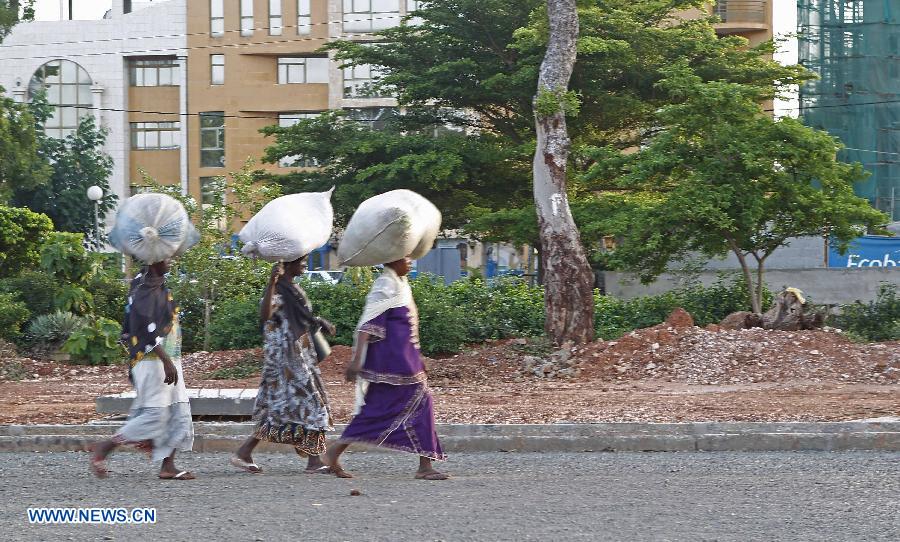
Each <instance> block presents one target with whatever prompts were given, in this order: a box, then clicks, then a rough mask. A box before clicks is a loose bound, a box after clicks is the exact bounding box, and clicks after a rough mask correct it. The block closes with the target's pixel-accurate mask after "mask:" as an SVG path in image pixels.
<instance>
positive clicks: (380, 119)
mask: <svg viewBox="0 0 900 542" xmlns="http://www.w3.org/2000/svg"><path fill="white" fill-rule="evenodd" d="M344 111H346V112H347V118H348V119H350V120H352V121H356V122H358V123H360V125H362V126H364V127H366V128H369V129H370V130H383V129H384V127H385V125H386V124H387V121H389V120H390V119H391V118H393V117H394V116H396V115H397V108H396V107H348V108H346V109H344Z"/></svg>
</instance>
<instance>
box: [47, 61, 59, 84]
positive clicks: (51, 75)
mask: <svg viewBox="0 0 900 542" xmlns="http://www.w3.org/2000/svg"><path fill="white" fill-rule="evenodd" d="M44 82H45V83H47V84H48V85H52V84H54V83H59V62H58V61H53V62H48V63H47V64H46V65H45V66H44Z"/></svg>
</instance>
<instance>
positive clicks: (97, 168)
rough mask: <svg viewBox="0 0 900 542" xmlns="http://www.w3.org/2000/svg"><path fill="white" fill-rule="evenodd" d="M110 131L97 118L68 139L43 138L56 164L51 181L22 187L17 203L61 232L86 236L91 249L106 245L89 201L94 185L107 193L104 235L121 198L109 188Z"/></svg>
mask: <svg viewBox="0 0 900 542" xmlns="http://www.w3.org/2000/svg"><path fill="white" fill-rule="evenodd" d="M106 134H107V130H106V129H105V128H100V127H97V125H96V121H95V120H94V117H92V116H90V115H88V116H86V117H84V118H83V119H82V120H81V122H80V123H79V125H78V129H77V130H76V131H75V132H73V133H72V134H70V135H68V136H67V137H66V138H65V139H55V138H52V137H47V136H44V135H43V134H41V136H40V147H41V153H42V155H43V156H44V157H46V158H47V159H49V161H50V163H51V164H52V169H51V174H50V178H49V179H48V181H47V182H45V183H43V184H40V185H38V186H30V187H29V186H20V187H18V189H17V190H16V191H15V195H14V196H13V202H14V203H15V204H16V205H21V206H26V207H28V208H30V209H32V210H34V211H37V212H40V213H44V214H46V215H47V216H49V217H50V218H51V219H53V224H54V225H55V226H56V229H57V230H59V231H66V232H73V233H83V234H84V239H85V241H86V242H87V243H88V244H89V245H91V246H99V245H102V243H103V235H102V233H101V235H100V237H99V238H98V237H97V235H96V233H97V232H96V231H95V224H94V202H92V201H90V200H89V199H88V198H87V189H88V187H90V186H92V185H96V186H99V187H100V188H101V189H103V198H102V199H101V200H100V201H99V205H98V209H97V211H98V213H99V223H100V224H99V225H100V230H99V231H100V232H103V231H105V216H106V214H107V213H108V212H109V211H111V210H112V209H114V208H115V205H116V201H117V200H118V197H117V196H116V195H115V194H114V193H113V192H112V191H111V190H110V188H109V177H110V175H111V174H112V166H113V162H112V158H110V156H109V155H107V154H106V153H105V152H103V144H104V142H105V141H106Z"/></svg>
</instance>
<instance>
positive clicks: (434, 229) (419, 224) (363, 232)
mask: <svg viewBox="0 0 900 542" xmlns="http://www.w3.org/2000/svg"><path fill="white" fill-rule="evenodd" d="M440 229H441V212H440V211H438V209H437V207H435V206H434V204H433V203H431V202H430V201H428V200H427V199H425V198H424V197H422V196H420V195H419V194H416V193H415V192H413V191H412V190H392V191H390V192H385V193H384V194H379V195H377V196H374V197H371V198H369V199H367V200H366V201H364V202H362V204H361V205H360V206H359V208H358V209H357V210H356V212H355V213H353V217H352V218H351V219H350V223H349V224H347V229H346V231H345V232H344V236H343V238H342V239H341V244H340V246H339V247H338V259H339V260H340V261H341V265H359V266H362V265H378V264H383V263H388V262H393V261H396V260H399V259H402V258H405V257H409V258H412V259H418V258H421V257H422V256H424V255H426V254H428V251H429V250H431V247H432V245H434V240H435V238H436V237H437V234H438V232H439V231H440Z"/></svg>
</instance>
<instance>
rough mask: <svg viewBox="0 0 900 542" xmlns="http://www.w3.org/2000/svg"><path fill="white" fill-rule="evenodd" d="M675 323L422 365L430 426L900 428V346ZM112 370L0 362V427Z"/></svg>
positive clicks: (327, 370)
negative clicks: (431, 408) (862, 422)
mask: <svg viewBox="0 0 900 542" xmlns="http://www.w3.org/2000/svg"><path fill="white" fill-rule="evenodd" d="M689 323H690V322H679V321H677V319H676V320H673V321H670V322H669V323H664V324H660V325H659V326H655V327H653V328H649V329H644V330H638V331H636V332H633V333H631V334H628V335H625V336H624V337H622V338H620V339H618V340H617V341H597V342H595V343H591V344H589V345H585V346H583V347H580V348H574V349H571V348H568V349H563V350H558V351H555V352H553V351H551V350H550V349H548V348H547V347H546V346H545V345H544V344H542V343H541V342H539V341H538V342H529V341H526V340H524V339H512V340H505V341H496V342H491V343H488V344H485V345H480V346H477V347H473V348H470V349H467V350H466V351H464V352H463V353H461V354H458V355H455V356H452V357H446V358H442V359H429V360H428V366H429V385H430V386H431V388H432V390H433V392H434V395H435V400H436V405H435V411H436V416H437V418H438V421H440V422H456V423H559V422H603V421H644V422H646V421H650V422H677V421H702V420H710V421H839V420H855V419H866V418H878V417H885V416H900V343H896V342H895V343H880V344H867V345H863V344H856V343H853V342H851V341H849V340H848V339H847V338H845V337H844V336H843V335H842V334H840V333H838V332H836V331H834V330H832V331H798V332H782V331H764V330H761V329H751V330H740V331H726V330H720V329H717V328H715V327H713V328H710V329H701V328H698V327H693V326H690V325H688V324H689ZM260 355H261V354H260V351H259V350H247V351H230V352H214V353H207V352H198V353H194V354H190V355H187V356H185V357H184V358H183V364H184V370H185V378H186V380H187V384H188V386H189V387H194V388H255V387H256V384H257V379H258V375H251V376H247V377H246V378H240V379H232V380H221V379H220V380H215V379H210V378H209V376H210V373H211V372H212V371H214V370H216V369H222V368H227V367H232V366H235V365H244V366H246V365H248V364H253V363H256V364H258V363H259V359H260ZM349 355H350V351H349V349H348V348H346V347H335V349H334V354H333V355H332V356H331V357H330V358H329V359H328V360H326V361H325V362H324V363H323V365H322V372H323V377H324V380H325V382H326V385H327V388H328V392H329V394H330V398H331V403H332V406H333V410H334V415H335V419H336V421H337V422H345V421H347V420H348V418H349V414H350V410H351V405H352V402H353V386H352V385H350V384H347V383H345V382H343V376H342V375H343V369H344V366H345V364H346V362H347V361H348V359H349ZM129 388H130V385H129V383H128V379H127V374H126V369H125V368H124V366H111V367H86V366H78V365H67V364H61V363H55V362H51V361H38V360H31V359H27V358H16V357H14V356H13V354H11V353H9V352H6V353H5V355H4V353H3V352H0V423H29V424H30V423H84V422H86V421H89V420H93V419H97V418H98V415H97V414H96V412H95V411H94V398H95V397H96V396H98V395H102V394H109V393H118V392H122V391H125V390H128V389H129Z"/></svg>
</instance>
